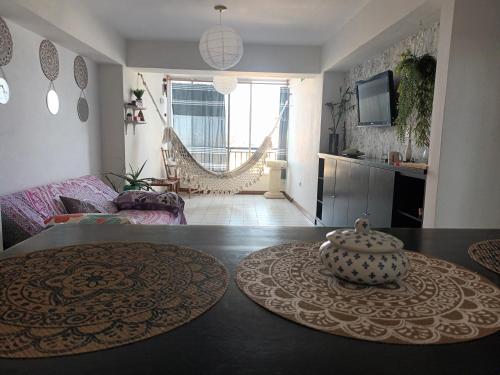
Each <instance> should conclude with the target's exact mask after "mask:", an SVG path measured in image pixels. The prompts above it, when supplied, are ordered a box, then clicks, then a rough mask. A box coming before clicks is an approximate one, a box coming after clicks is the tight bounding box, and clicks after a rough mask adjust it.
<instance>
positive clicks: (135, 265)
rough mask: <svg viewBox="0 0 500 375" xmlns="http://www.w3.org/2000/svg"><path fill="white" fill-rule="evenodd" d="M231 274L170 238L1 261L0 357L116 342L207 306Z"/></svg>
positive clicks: (155, 331) (174, 323)
mask: <svg viewBox="0 0 500 375" xmlns="http://www.w3.org/2000/svg"><path fill="white" fill-rule="evenodd" d="M227 283H228V274H227V271H226V269H225V268H224V266H223V265H222V264H221V263H219V261H217V260H216V259H215V258H214V257H212V256H210V255H207V254H204V253H202V252H199V251H196V250H192V249H188V248H182V247H177V246H174V245H167V244H163V245H161V244H151V243H121V242H109V243H98V244H86V245H74V246H66V247H63V248H58V249H49V250H42V251H37V252H33V253H30V254H28V255H25V256H18V257H13V258H8V259H5V260H3V261H1V262H0V357H9V358H36V357H51V356H60V355H68V354H75V353H85V352H92V351H96V350H101V349H107V348H112V347H116V346H120V345H124V344H129V343H132V342H136V341H140V340H144V339H146V338H149V337H152V336H155V335H159V334H161V333H165V332H167V331H170V330H171V329H173V328H176V327H178V326H180V325H182V324H184V323H186V322H188V321H190V320H192V319H194V318H196V317H197V316H199V315H201V314H202V313H204V312H205V311H207V310H208V309H209V308H210V307H211V306H213V305H214V304H215V303H216V302H217V301H218V300H219V299H220V298H221V297H222V295H223V294H224V292H225V290H226V287H227Z"/></svg>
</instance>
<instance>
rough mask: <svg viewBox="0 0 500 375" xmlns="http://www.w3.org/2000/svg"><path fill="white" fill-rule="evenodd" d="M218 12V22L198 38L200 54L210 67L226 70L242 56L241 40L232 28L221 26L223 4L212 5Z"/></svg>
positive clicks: (224, 8)
mask: <svg viewBox="0 0 500 375" xmlns="http://www.w3.org/2000/svg"><path fill="white" fill-rule="evenodd" d="M214 9H215V10H216V11H218V12H219V24H218V25H217V26H214V27H212V28H210V29H208V30H207V31H205V32H204V33H203V35H202V36H201V39H200V45H199V48H200V54H201V57H202V58H203V60H204V61H205V62H206V63H207V64H208V65H210V66H211V67H212V68H215V69H217V70H226V69H229V68H232V67H233V66H235V65H236V64H238V62H239V61H240V60H241V57H242V56H243V42H242V40H241V37H240V35H239V34H238V33H237V32H236V31H235V30H234V29H232V28H230V27H227V26H222V12H224V11H225V10H227V8H226V7H225V6H224V5H216V6H215V7H214Z"/></svg>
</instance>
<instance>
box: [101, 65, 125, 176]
mask: <svg viewBox="0 0 500 375" xmlns="http://www.w3.org/2000/svg"><path fill="white" fill-rule="evenodd" d="M98 72H99V96H100V98H101V149H102V170H103V172H104V173H107V172H114V173H124V172H125V135H124V123H123V120H124V118H123V103H124V102H123V67H122V66H121V65H112V64H99V68H98ZM116 182H117V183H118V181H116Z"/></svg>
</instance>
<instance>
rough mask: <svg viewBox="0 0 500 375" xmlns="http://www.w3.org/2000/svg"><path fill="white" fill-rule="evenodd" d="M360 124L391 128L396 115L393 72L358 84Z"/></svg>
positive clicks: (381, 74)
mask: <svg viewBox="0 0 500 375" xmlns="http://www.w3.org/2000/svg"><path fill="white" fill-rule="evenodd" d="M356 96H357V99H358V121H359V122H358V124H359V125H360V126H368V125H374V126H391V125H392V123H393V119H394V117H395V116H394V115H395V103H394V82H393V77H392V71H390V70H388V71H386V72H383V73H380V74H377V75H376V76H373V77H372V78H370V79H368V80H366V81H358V82H356Z"/></svg>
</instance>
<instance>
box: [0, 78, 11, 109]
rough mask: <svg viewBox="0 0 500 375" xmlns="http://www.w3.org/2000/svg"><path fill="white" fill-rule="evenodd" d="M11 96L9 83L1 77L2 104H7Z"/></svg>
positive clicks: (0, 96)
mask: <svg viewBox="0 0 500 375" xmlns="http://www.w3.org/2000/svg"><path fill="white" fill-rule="evenodd" d="M9 98H10V90H9V84H8V83H7V81H6V80H5V79H4V78H2V77H0V104H7V102H8V101H9Z"/></svg>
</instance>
